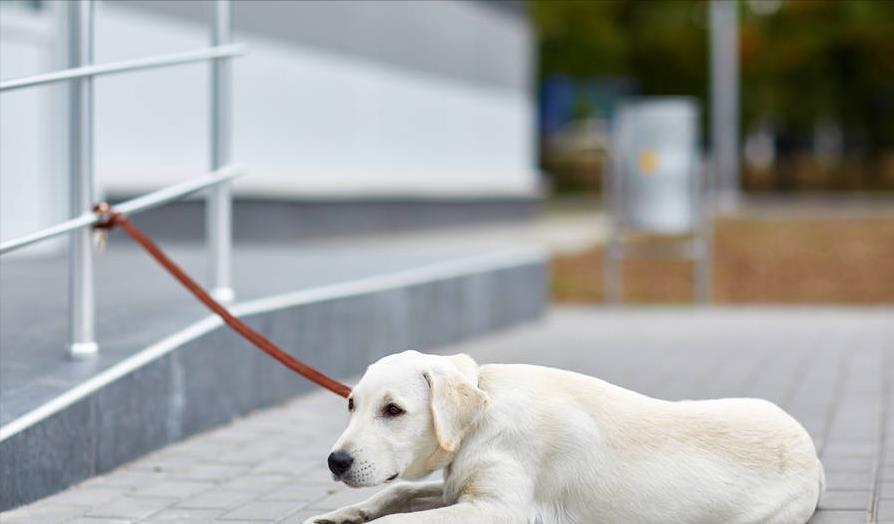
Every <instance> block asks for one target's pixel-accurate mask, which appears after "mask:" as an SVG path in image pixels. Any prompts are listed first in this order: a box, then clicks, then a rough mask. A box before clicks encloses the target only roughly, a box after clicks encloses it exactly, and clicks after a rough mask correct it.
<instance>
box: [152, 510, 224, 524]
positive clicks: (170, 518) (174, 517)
mask: <svg viewBox="0 0 894 524" xmlns="http://www.w3.org/2000/svg"><path fill="white" fill-rule="evenodd" d="M221 513H222V512H221V510H217V509H194V508H190V509H187V508H168V509H163V510H161V511H159V512H158V513H156V514H154V515H152V516H151V517H149V518H148V519H145V520H141V521H140V524H160V523H166V524H170V523H171V522H211V521H213V520H215V519H216V518H217V517H219V516H220V515H221Z"/></svg>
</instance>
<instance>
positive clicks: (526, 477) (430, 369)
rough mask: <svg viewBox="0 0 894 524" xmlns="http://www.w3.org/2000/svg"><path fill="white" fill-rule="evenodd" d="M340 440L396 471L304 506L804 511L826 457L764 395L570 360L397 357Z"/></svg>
mask: <svg viewBox="0 0 894 524" xmlns="http://www.w3.org/2000/svg"><path fill="white" fill-rule="evenodd" d="M348 409H349V410H350V412H351V413H350V422H349V424H348V427H347V429H346V430H345V432H344V433H343V434H342V436H341V437H340V438H339V439H338V442H336V444H335V446H334V447H333V451H332V454H331V455H329V468H330V469H331V470H332V473H333V475H334V477H335V478H336V479H337V480H341V481H342V482H344V483H345V484H347V485H349V486H353V487H359V486H376V485H379V484H384V483H389V482H391V481H393V480H395V479H404V480H417V479H420V478H423V477H425V476H427V475H429V474H430V473H432V472H434V471H436V470H439V469H443V470H444V481H443V482H440V481H439V482H420V483H397V484H395V485H393V486H389V487H387V488H386V489H384V490H383V491H381V492H380V493H378V494H376V495H375V496H373V497H372V498H370V499H368V500H366V501H364V502H361V503H359V504H356V505H352V506H347V507H344V508H342V509H339V510H336V511H334V512H332V513H327V514H325V515H320V516H317V517H313V518H311V519H309V520H308V521H306V522H307V523H314V524H324V523H325V524H330V523H335V524H343V523H350V524H353V523H358V522H368V521H372V520H375V522H376V523H381V524H386V523H387V524H396V523H405V522H406V523H410V522H412V523H423V524H426V523H428V524H433V523H444V524H447V523H450V524H454V523H456V524H459V523H465V524H477V523H507V524H508V523H519V524H529V523H537V522H542V523H543V524H553V523H555V524H559V523H561V524H565V523H569V524H570V523H575V524H589V523H622V524H631V523H640V522H656V523H710V524H718V523H729V524H732V523H779V524H782V523H785V524H788V523H791V524H796V523H797V524H803V523H805V522H807V520H808V519H809V518H810V516H811V515H812V514H813V512H814V509H815V508H816V505H817V502H818V500H819V498H820V495H821V494H822V492H823V487H824V482H825V480H824V476H823V468H822V465H821V464H820V462H819V460H818V459H817V455H816V450H815V448H814V446H813V441H812V440H811V439H810V436H809V435H808V434H807V431H805V430H804V428H803V427H802V426H801V425H800V424H799V423H798V422H797V421H796V420H795V419H794V418H792V417H791V416H789V415H788V414H787V413H785V412H784V411H783V410H782V409H780V408H779V407H777V406H776V405H774V404H772V403H770V402H767V401H764V400H758V399H746V398H740V399H722V400H704V401H682V402H668V401H664V400H657V399H654V398H650V397H647V396H644V395H640V394H638V393H635V392H633V391H629V390H626V389H623V388H621V387H618V386H614V385H612V384H609V383H607V382H603V381H601V380H598V379H595V378H592V377H588V376H585V375H580V374H577V373H572V372H568V371H562V370H558V369H552V368H546V367H538V366H528V365H515V364H512V365H504V364H488V365H483V366H480V367H479V366H478V365H477V364H476V363H475V361H474V360H472V358H470V357H469V356H467V355H454V356H439V355H426V354H422V353H418V352H416V351H407V352H404V353H400V354H396V355H390V356H387V357H385V358H383V359H381V360H379V361H378V362H376V363H375V364H373V365H372V366H370V367H369V369H368V370H367V371H366V374H365V375H363V378H362V379H361V380H360V383H359V384H357V386H356V387H355V388H354V390H353V392H352V394H351V397H350V399H349V400H348Z"/></svg>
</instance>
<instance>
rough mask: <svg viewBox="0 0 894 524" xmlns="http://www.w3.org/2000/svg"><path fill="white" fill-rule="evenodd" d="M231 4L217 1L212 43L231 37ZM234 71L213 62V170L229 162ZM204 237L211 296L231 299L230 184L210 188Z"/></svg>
mask: <svg viewBox="0 0 894 524" xmlns="http://www.w3.org/2000/svg"><path fill="white" fill-rule="evenodd" d="M231 16H232V3H231V2H230V0H215V1H214V22H213V24H214V25H213V28H212V31H211V44H212V45H215V46H218V45H225V44H229V43H230V42H231V39H232V38H231V37H232V20H231ZM231 88H232V70H231V64H230V59H229V58H225V57H224V58H215V59H214V60H212V62H211V170H212V171H215V170H217V169H220V168H222V167H224V166H226V165H228V164H229V163H230V161H231V160H232V158H231V146H232V126H231V122H232V120H231V113H232V92H231ZM205 209H206V218H205V236H206V239H207V243H208V250H209V253H208V256H209V258H210V279H211V282H210V287H211V295H212V296H213V297H214V298H216V299H217V300H219V301H221V302H224V303H226V302H232V301H233V300H234V299H235V293H234V291H233V287H232V284H231V272H232V267H231V261H230V259H231V254H232V228H233V225H232V222H233V217H232V201H231V195H230V186H229V183H223V184H219V185H217V186H215V187H213V188H211V189H210V190H209V191H208V197H207V201H206V204H205Z"/></svg>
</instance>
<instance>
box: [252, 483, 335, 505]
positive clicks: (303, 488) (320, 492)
mask: <svg viewBox="0 0 894 524" xmlns="http://www.w3.org/2000/svg"><path fill="white" fill-rule="evenodd" d="M336 491H338V488H336V487H335V484H334V483H332V482H329V483H326V484H319V483H311V484H305V483H302V482H291V483H286V484H285V485H283V486H281V487H279V488H277V489H275V490H273V491H271V492H269V493H265V494H264V495H262V496H261V499H262V500H291V501H296V502H298V501H306V502H311V501H315V500H319V499H321V498H323V497H326V496H328V495H331V494H333V493H335V492H336Z"/></svg>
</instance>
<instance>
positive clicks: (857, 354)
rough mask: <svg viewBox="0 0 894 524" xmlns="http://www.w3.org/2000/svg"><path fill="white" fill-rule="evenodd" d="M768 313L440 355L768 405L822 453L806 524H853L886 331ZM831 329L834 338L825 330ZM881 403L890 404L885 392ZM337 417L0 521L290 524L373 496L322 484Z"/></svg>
mask: <svg viewBox="0 0 894 524" xmlns="http://www.w3.org/2000/svg"><path fill="white" fill-rule="evenodd" d="M771 313H772V314H771ZM771 313H766V314H756V315H754V314H744V313H740V312H732V311H727V310H723V309H718V310H716V311H712V312H704V311H700V312H699V313H697V314H695V315H691V314H689V313H686V312H683V311H682V310H670V309H669V310H658V311H651V312H650V311H643V312H639V311H630V312H613V313H612V314H611V315H609V314H607V313H605V312H604V310H599V309H585V308H583V309H574V308H569V309H563V310H560V311H559V312H558V313H554V314H553V315H552V316H551V317H550V318H549V319H548V320H547V321H546V322H543V323H541V324H539V325H537V326H533V327H530V328H526V329H518V330H514V331H510V332H507V333H504V334H501V335H496V336H490V337H487V338H485V339H481V340H475V341H471V342H469V343H467V344H462V345H458V346H455V347H452V348H449V351H451V352H453V351H464V352H468V353H470V354H471V355H472V356H474V357H475V358H476V359H477V360H478V361H479V362H482V363H484V362H494V361H498V362H499V361H510V362H528V363H533V364H542V365H550V366H555V367H562V368H566V369H575V370H577V371H580V372H583V373H589V374H592V375H595V376H599V377H600V378H603V379H606V380H609V381H611V382H614V383H617V384H619V385H622V386H625V387H629V388H631V389H635V390H637V391H641V392H643V393H646V394H651V395H654V396H657V397H660V398H706V397H712V396H727V395H729V396H734V395H735V396H738V395H751V396H759V397H764V398H769V399H772V400H775V401H776V402H778V403H780V404H781V405H783V406H785V407H787V409H790V410H791V412H792V414H793V415H794V416H795V417H797V418H799V420H801V421H802V422H803V424H804V425H805V427H806V428H808V430H810V431H811V432H812V437H813V438H814V440H815V442H817V444H818V446H819V447H820V449H821V460H822V462H823V464H824V467H825V470H826V477H827V486H828V491H827V494H826V496H825V498H824V500H823V502H822V505H821V507H820V510H819V511H818V512H817V514H816V515H815V516H814V517H813V518H812V519H811V521H810V522H811V523H812V524H849V523H854V524H856V523H860V524H864V523H865V522H867V519H868V505H869V502H870V500H871V498H872V493H873V491H872V490H873V488H874V487H875V486H874V481H875V471H876V462H877V461H878V459H879V454H878V453H877V450H878V448H879V443H877V442H876V440H875V439H877V438H878V432H877V431H876V430H877V429H878V428H877V422H878V419H877V417H878V413H879V411H878V409H877V408H878V407H879V404H878V403H879V402H881V401H882V396H883V393H882V392H883V391H884V390H885V388H884V387H883V380H882V378H885V376H884V374H883V373H884V372H885V371H884V370H885V367H884V366H882V365H881V364H880V362H881V357H882V351H881V348H882V341H884V340H888V339H891V338H894V329H892V328H888V327H886V328H885V329H887V330H888V331H887V332H886V335H888V336H884V337H878V338H877V339H875V338H873V339H872V340H874V342H873V343H869V342H866V343H863V344H857V343H855V342H854V340H855V337H861V336H862V337H873V336H875V335H874V331H873V330H872V329H868V328H866V326H864V325H863V324H862V323H861V322H862V321H860V322H858V321H857V320H856V318H857V317H854V318H851V320H846V321H845V320H841V319H840V318H839V315H837V314H831V313H828V312H825V310H822V311H814V310H810V314H809V315H808V314H807V313H803V315H804V316H803V317H802V316H801V314H799V313H798V312H797V310H794V311H793V312H789V311H788V310H785V311H784V312H783V311H774V312H771ZM743 315H744V316H743ZM847 318H850V317H847ZM859 318H862V317H859ZM706 319H707V320H706ZM746 321H747V322H746ZM836 322H841V323H842V326H843V327H841V329H835V330H829V331H828V332H826V331H824V330H825V329H827V328H828V326H829V325H830V324H835V323H836ZM743 325H744V326H747V329H743V328H742V326H743ZM892 325H894V323H892ZM885 326H887V324H885ZM845 327H846V328H847V329H844V328H845ZM880 330H881V328H879V329H877V331H880ZM839 331H840V333H839ZM842 333H844V334H842ZM717 340H724V341H725V342H724V344H718V343H717ZM543 348H561V350H551V351H544V350H543ZM753 348H759V349H758V350H754V349H753ZM887 372H888V373H891V370H890V369H888V371H887ZM868 374H874V378H867V375H868ZM892 379H894V377H890V376H888V377H886V378H885V380H892ZM355 380H356V378H355V379H352V380H350V381H349V383H353V382H354V381H355ZM836 384H839V385H840V388H838V389H837V386H836ZM891 389H892V391H894V388H891ZM836 391H838V392H839V393H840V394H837V393H836ZM836 395H837V396H836ZM887 401H890V402H892V403H894V393H892V397H891V398H890V399H888V400H887ZM867 406H868V407H867ZM344 410H345V409H344V400H343V399H340V398H336V397H334V396H333V395H331V394H329V393H326V392H316V393H312V394H310V395H306V396H304V397H301V398H299V399H296V400H294V401H292V402H289V403H287V404H284V405H282V406H277V407H275V408H272V409H270V410H265V411H261V412H258V413H256V414H254V415H251V416H248V417H245V418H243V419H240V420H238V421H235V422H234V423H232V424H230V425H228V426H226V427H223V428H218V429H215V430H213V431H210V432H208V433H205V434H201V435H197V436H195V437H192V438H190V439H189V440H187V441H186V442H183V443H181V444H178V445H175V446H170V447H169V448H166V449H164V450H161V451H159V452H157V453H153V454H152V455H149V456H147V457H144V458H142V459H139V460H136V461H134V462H132V463H131V464H128V465H126V466H124V467H122V468H119V469H118V470H116V471H113V472H111V473H109V474H107V475H103V476H102V477H98V478H96V479H93V480H91V481H88V482H85V483H83V484H81V485H80V486H75V487H73V488H71V489H69V490H67V491H65V492H63V493H61V494H59V495H57V496H54V497H51V498H49V499H45V500H44V501H40V502H38V503H36V504H33V505H32V506H28V507H26V508H22V509H20V510H17V511H14V512H10V513H5V514H2V515H0V520H2V522H3V524H7V523H8V524H20V523H25V522H27V523H28V524H43V523H47V524H52V523H61V522H66V524H67V521H71V519H77V518H80V519H82V520H80V521H77V522H84V523H89V522H93V523H94V524H98V523H99V522H103V521H116V520H117V521H131V520H134V521H135V520H137V519H145V520H141V522H149V523H159V522H221V523H226V524H238V523H239V522H273V521H280V522H286V523H290V524H300V523H302V522H303V521H304V520H305V519H307V518H309V517H311V516H313V515H316V514H319V513H323V512H326V511H330V510H332V509H335V508H337V507H341V506H343V505H345V504H351V503H354V502H358V501H360V500H363V499H365V498H367V497H368V496H370V495H371V494H372V493H375V492H376V491H377V490H376V489H368V490H366V489H365V490H352V489H347V488H345V487H344V486H343V485H341V484H337V483H335V482H333V481H332V479H331V475H330V473H329V471H328V469H327V467H326V462H325V458H326V455H327V454H328V451H329V449H330V448H331V446H332V443H333V442H334V441H335V439H336V438H337V437H338V435H339V433H340V432H341V430H342V428H343V427H344V424H345V421H346V416H345V413H344ZM888 415H889V420H888V421H886V427H887V428H888V431H889V434H888V438H887V439H886V444H887V448H888V453H887V457H886V460H885V461H884V463H883V464H881V465H880V466H879V467H880V468H881V470H880V473H881V477H882V479H883V482H882V483H881V485H880V486H879V492H878V494H879V498H880V500H879V514H878V522H880V523H881V522H885V521H890V522H892V524H894V513H891V512H892V511H894V452H891V450H892V449H894V404H892V408H891V409H889V410H888ZM854 428H857V429H854ZM103 519H105V520H103Z"/></svg>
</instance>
